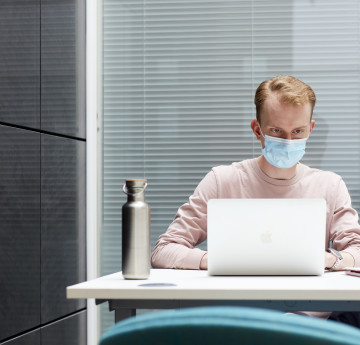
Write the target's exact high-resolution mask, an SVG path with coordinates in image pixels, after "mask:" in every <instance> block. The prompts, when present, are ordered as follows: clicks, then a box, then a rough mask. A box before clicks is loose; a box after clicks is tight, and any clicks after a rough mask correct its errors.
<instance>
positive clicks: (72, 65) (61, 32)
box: [41, 0, 85, 138]
mask: <svg viewBox="0 0 360 345" xmlns="http://www.w3.org/2000/svg"><path fill="white" fill-rule="evenodd" d="M84 16H85V12H84V0H62V1H59V0H42V1H41V129H42V130H47V131H51V132H56V133H61V134H65V135H69V136H75V137H80V138H85V20H84Z"/></svg>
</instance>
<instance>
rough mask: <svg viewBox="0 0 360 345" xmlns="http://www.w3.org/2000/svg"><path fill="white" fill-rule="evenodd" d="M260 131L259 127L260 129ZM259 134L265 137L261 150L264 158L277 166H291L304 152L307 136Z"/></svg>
mask: <svg viewBox="0 0 360 345" xmlns="http://www.w3.org/2000/svg"><path fill="white" fill-rule="evenodd" d="M260 132H261V129H260ZM261 135H262V136H263V137H264V138H265V147H264V148H263V149H262V150H261V152H262V154H263V155H264V157H265V159H266V160H267V161H268V162H269V163H270V164H271V165H274V166H275V167H277V168H285V169H286V168H291V167H293V166H294V165H295V164H296V163H298V162H299V161H300V159H301V158H302V157H303V156H304V154H305V146H306V141H307V139H308V138H304V139H293V140H289V139H282V138H276V137H271V136H269V135H265V136H264V135H263V134H262V132H261Z"/></svg>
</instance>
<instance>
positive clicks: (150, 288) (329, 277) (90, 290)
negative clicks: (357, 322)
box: [67, 269, 360, 321]
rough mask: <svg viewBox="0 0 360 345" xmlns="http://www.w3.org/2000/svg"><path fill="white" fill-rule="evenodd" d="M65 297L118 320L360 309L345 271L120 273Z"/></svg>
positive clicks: (354, 282) (354, 283) (358, 285)
mask: <svg viewBox="0 0 360 345" xmlns="http://www.w3.org/2000/svg"><path fill="white" fill-rule="evenodd" d="M67 298H95V299H96V300H97V302H98V303H101V302H104V301H109V307H110V310H115V321H119V320H121V319H123V318H125V317H128V316H130V315H134V314H135V313H136V309H166V308H184V307H191V306H204V305H242V306H254V307H262V308H271V309H280V310H285V311H295V310H317V311H360V278H359V277H353V276H348V275H345V273H344V272H327V273H325V274H324V276H322V277H316V276H312V277H302V276H294V277H283V276H276V277H272V276H268V277H260V276H254V277H251V276H247V277H210V276H208V273H207V271H191V270H160V269H155V270H154V269H153V270H151V274H150V278H149V279H147V280H124V279H123V277H122V274H121V272H119V273H114V274H111V275H108V276H104V277H101V278H97V279H94V280H90V281H87V282H84V283H80V284H76V285H73V286H69V287H68V288H67Z"/></svg>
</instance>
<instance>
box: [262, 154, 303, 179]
mask: <svg viewBox="0 0 360 345" xmlns="http://www.w3.org/2000/svg"><path fill="white" fill-rule="evenodd" d="M256 161H257V164H258V166H259V168H260V169H261V171H262V172H263V173H264V174H265V175H267V176H269V177H271V178H273V179H276V180H290V179H292V178H293V177H294V176H295V175H296V171H297V164H295V165H294V166H293V167H291V168H289V169H280V168H277V167H274V166H273V165H271V164H270V163H269V162H268V161H267V160H266V159H265V157H264V156H260V157H258V158H257V159H256Z"/></svg>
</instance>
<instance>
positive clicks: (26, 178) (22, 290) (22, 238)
mask: <svg viewBox="0 0 360 345" xmlns="http://www.w3.org/2000/svg"><path fill="white" fill-rule="evenodd" d="M39 147H40V134H38V133H34V132H30V131H26V130H21V129H16V128H11V127H6V126H0V162H1V164H0V219H1V221H0V296H1V297H0V340H1V339H4V338H7V337H10V336H13V335H15V334H17V333H19V332H23V331H26V330H27V329H30V328H32V327H35V326H37V325H39V323H40V150H39Z"/></svg>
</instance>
